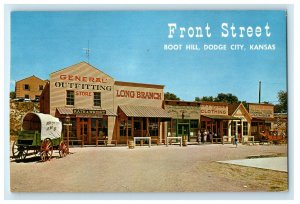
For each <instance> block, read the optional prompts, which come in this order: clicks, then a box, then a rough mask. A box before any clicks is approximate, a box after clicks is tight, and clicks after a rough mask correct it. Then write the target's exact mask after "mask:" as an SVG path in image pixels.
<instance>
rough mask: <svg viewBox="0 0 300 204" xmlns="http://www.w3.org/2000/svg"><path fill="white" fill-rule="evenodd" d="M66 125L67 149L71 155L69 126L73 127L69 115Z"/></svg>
mask: <svg viewBox="0 0 300 204" xmlns="http://www.w3.org/2000/svg"><path fill="white" fill-rule="evenodd" d="M64 125H65V126H66V127H67V148H68V153H69V126H72V123H71V121H70V116H69V115H67V116H66V119H65V124H64Z"/></svg>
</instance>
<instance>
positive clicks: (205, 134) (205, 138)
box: [203, 129, 208, 143]
mask: <svg viewBox="0 0 300 204" xmlns="http://www.w3.org/2000/svg"><path fill="white" fill-rule="evenodd" d="M207 133H208V132H207V130H206V129H205V130H204V132H203V143H205V142H206V140H207Z"/></svg>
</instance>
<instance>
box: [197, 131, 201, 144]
mask: <svg viewBox="0 0 300 204" xmlns="http://www.w3.org/2000/svg"><path fill="white" fill-rule="evenodd" d="M200 143H201V131H200V129H199V130H198V144H200Z"/></svg>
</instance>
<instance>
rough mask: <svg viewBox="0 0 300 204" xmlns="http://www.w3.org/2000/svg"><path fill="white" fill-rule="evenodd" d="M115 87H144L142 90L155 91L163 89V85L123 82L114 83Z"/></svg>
mask: <svg viewBox="0 0 300 204" xmlns="http://www.w3.org/2000/svg"><path fill="white" fill-rule="evenodd" d="M115 85H118V86H131V87H144V88H155V89H163V88H164V85H158V84H143V83H135V82H124V81H115Z"/></svg>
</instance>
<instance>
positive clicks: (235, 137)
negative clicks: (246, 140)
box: [234, 134, 238, 147]
mask: <svg viewBox="0 0 300 204" xmlns="http://www.w3.org/2000/svg"><path fill="white" fill-rule="evenodd" d="M234 145H235V147H237V145H238V138H237V135H236V134H234Z"/></svg>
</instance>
